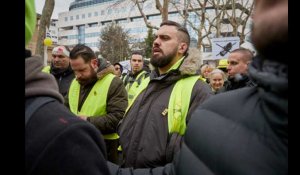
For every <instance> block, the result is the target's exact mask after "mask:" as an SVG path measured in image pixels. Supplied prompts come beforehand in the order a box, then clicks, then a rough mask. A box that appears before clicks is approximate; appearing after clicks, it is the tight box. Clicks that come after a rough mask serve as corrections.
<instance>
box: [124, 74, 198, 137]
mask: <svg viewBox="0 0 300 175" xmlns="http://www.w3.org/2000/svg"><path fill="white" fill-rule="evenodd" d="M197 80H202V79H201V78H200V76H199V75H195V76H190V77H187V78H183V79H180V80H178V81H177V82H176V84H175V86H174V87H173V90H172V92H171V96H170V100H169V104H168V130H169V133H174V132H177V133H179V134H180V135H183V134H184V132H185V130H186V116H187V113H188V110H189V106H190V100H191V95H192V90H193V87H194V85H195V83H196V82H197ZM149 82H150V77H147V78H146V79H144V81H143V82H142V83H141V85H140V87H139V88H138V90H137V93H136V96H135V97H134V98H133V100H132V101H131V103H129V104H128V107H127V109H126V112H125V114H126V113H127V112H128V110H129V109H130V107H131V106H132V104H133V102H134V101H135V99H136V98H137V97H138V95H139V94H140V93H141V92H143V90H144V89H146V87H147V86H148V84H149Z"/></svg>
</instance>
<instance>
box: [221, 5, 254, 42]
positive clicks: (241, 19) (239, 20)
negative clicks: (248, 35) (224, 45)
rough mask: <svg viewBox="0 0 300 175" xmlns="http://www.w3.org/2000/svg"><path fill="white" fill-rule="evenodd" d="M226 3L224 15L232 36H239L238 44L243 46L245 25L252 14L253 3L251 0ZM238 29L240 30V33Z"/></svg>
mask: <svg viewBox="0 0 300 175" xmlns="http://www.w3.org/2000/svg"><path fill="white" fill-rule="evenodd" d="M228 1H229V3H228V4H226V5H227V7H226V8H225V9H226V10H225V13H226V15H227V19H228V21H229V23H230V25H231V26H232V36H239V37H240V44H243V43H244V40H245V28H246V24H247V22H248V20H249V17H250V16H251V14H252V11H253V7H254V2H253V0H240V1H238V2H236V1H235V0H228ZM230 12H231V13H230ZM239 28H241V30H240V31H239Z"/></svg>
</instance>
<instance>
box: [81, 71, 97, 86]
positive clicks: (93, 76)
mask: <svg viewBox="0 0 300 175" xmlns="http://www.w3.org/2000/svg"><path fill="white" fill-rule="evenodd" d="M77 81H78V83H79V84H80V85H81V86H86V85H89V84H91V83H94V82H96V81H97V73H96V71H95V70H93V69H92V68H91V69H90V75H89V76H88V77H84V78H79V79H77Z"/></svg>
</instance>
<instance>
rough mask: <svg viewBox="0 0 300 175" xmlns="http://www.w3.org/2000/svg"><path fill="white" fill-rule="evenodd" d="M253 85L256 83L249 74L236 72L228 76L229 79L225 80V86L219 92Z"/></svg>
mask: <svg viewBox="0 0 300 175" xmlns="http://www.w3.org/2000/svg"><path fill="white" fill-rule="evenodd" d="M252 86H255V83H254V82H253V81H252V80H251V79H250V78H249V76H248V75H244V74H236V75H235V76H234V77H230V78H228V80H227V81H225V82H224V86H223V87H222V88H221V89H220V90H219V91H218V92H217V93H221V92H226V91H231V90H235V89H239V88H243V87H252Z"/></svg>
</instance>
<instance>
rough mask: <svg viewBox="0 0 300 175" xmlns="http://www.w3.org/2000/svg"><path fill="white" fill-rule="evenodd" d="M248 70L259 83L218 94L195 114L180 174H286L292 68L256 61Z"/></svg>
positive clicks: (183, 150) (182, 156) (180, 164)
mask: <svg viewBox="0 0 300 175" xmlns="http://www.w3.org/2000/svg"><path fill="white" fill-rule="evenodd" d="M249 74H250V76H251V78H252V79H253V80H254V81H255V83H256V84H257V87H246V88H241V89H238V90H235V91H230V92H227V93H222V94H219V95H217V96H214V97H212V98H211V99H209V100H207V101H206V102H205V103H203V105H201V106H200V107H199V108H198V109H197V110H196V111H195V112H194V113H193V115H192V118H191V120H190V122H189V125H188V129H187V132H186V135H185V138H184V143H183V146H182V149H181V152H180V156H179V157H178V161H177V163H176V165H175V167H176V168H175V171H176V175H186V174H191V175H192V174H206V175H208V174H222V175H241V174H243V175H253V174H255V175H266V174H272V175H282V174H288V66H287V65H285V64H282V63H278V62H275V61H270V60H260V59H257V60H255V61H253V63H252V65H250V67H249ZM228 102H230V103H228ZM190 162H195V163H193V164H191V163H190Z"/></svg>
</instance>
